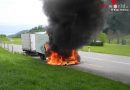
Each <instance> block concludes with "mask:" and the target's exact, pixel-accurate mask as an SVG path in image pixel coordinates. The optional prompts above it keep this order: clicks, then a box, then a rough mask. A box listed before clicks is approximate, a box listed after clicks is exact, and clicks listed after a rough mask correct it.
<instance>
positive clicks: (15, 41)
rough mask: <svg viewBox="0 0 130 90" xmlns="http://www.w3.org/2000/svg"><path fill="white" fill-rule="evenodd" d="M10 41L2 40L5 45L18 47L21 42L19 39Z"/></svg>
mask: <svg viewBox="0 0 130 90" xmlns="http://www.w3.org/2000/svg"><path fill="white" fill-rule="evenodd" d="M11 39H12V41H9V40H6V41H5V40H3V42H4V43H7V44H18V45H20V44H21V43H22V42H21V38H11Z"/></svg>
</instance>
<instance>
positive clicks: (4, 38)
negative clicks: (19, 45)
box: [0, 37, 8, 41]
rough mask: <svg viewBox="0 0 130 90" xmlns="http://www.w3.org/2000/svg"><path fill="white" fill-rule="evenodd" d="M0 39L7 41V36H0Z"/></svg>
mask: <svg viewBox="0 0 130 90" xmlns="http://www.w3.org/2000/svg"><path fill="white" fill-rule="evenodd" d="M0 41H8V38H6V37H0Z"/></svg>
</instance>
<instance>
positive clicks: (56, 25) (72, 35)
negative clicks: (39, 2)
mask: <svg viewBox="0 0 130 90" xmlns="http://www.w3.org/2000/svg"><path fill="white" fill-rule="evenodd" d="M43 1H44V5H43V9H44V11H45V13H46V15H47V16H48V19H49V26H48V30H47V32H48V34H49V38H50V46H51V49H52V50H54V51H56V52H58V53H59V54H61V55H63V56H67V55H68V54H69V52H70V51H71V50H72V49H78V48H80V47H82V46H83V45H86V44H88V43H89V42H90V40H91V38H92V37H93V36H95V35H96V34H97V33H98V32H99V31H101V30H102V26H103V13H102V10H101V8H100V7H99V6H100V5H101V4H102V2H101V0H43Z"/></svg>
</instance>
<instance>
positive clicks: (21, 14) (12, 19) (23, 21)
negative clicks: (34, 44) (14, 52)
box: [0, 0, 48, 35]
mask: <svg viewBox="0 0 130 90" xmlns="http://www.w3.org/2000/svg"><path fill="white" fill-rule="evenodd" d="M38 25H44V26H46V25H48V21H47V17H46V15H45V14H44V11H43V10H42V1H40V0H0V34H6V35H9V34H14V33H17V32H19V31H22V30H28V29H31V28H33V27H35V26H38Z"/></svg>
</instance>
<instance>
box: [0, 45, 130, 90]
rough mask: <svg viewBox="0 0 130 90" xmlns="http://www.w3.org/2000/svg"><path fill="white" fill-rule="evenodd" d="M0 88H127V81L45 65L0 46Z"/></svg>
mask: <svg viewBox="0 0 130 90" xmlns="http://www.w3.org/2000/svg"><path fill="white" fill-rule="evenodd" d="M0 77H1V78H0V90H130V85H125V84H122V83H121V82H117V81H113V80H109V79H106V78H103V77H100V76H96V75H93V74H90V73H86V72H81V71H78V70H75V69H71V68H67V67H62V66H50V65H46V64H45V63H44V62H43V61H38V60H36V59H32V58H31V57H29V56H24V55H20V54H12V53H10V52H7V51H6V50H4V49H2V48H0Z"/></svg>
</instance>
